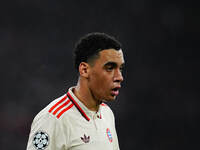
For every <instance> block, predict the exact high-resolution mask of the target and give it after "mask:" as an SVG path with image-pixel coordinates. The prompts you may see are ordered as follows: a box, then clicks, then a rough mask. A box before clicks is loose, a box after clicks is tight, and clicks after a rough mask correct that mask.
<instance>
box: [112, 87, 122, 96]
mask: <svg viewBox="0 0 200 150" xmlns="http://www.w3.org/2000/svg"><path fill="white" fill-rule="evenodd" d="M119 89H120V86H117V87H115V88H113V89H112V90H111V94H112V95H113V96H117V95H119Z"/></svg>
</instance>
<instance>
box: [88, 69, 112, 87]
mask: <svg viewBox="0 0 200 150" xmlns="http://www.w3.org/2000/svg"><path fill="white" fill-rule="evenodd" d="M90 82H91V84H92V85H93V88H98V90H101V89H106V88H109V86H110V82H111V78H110V77H109V76H108V75H106V74H105V73H103V72H102V73H94V74H93V75H92V76H91V80H90Z"/></svg>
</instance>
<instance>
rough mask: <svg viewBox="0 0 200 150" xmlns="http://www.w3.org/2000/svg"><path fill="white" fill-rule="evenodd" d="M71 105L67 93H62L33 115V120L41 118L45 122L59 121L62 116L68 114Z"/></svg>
mask: <svg viewBox="0 0 200 150" xmlns="http://www.w3.org/2000/svg"><path fill="white" fill-rule="evenodd" d="M72 106H73V104H72V102H71V101H70V100H69V99H68V98H67V95H66V94H64V95H63V96H61V97H59V98H57V99H55V100H54V101H52V102H51V103H50V104H48V105H47V106H46V107H45V108H44V109H42V110H41V111H40V112H39V113H38V114H37V115H36V116H35V118H34V120H33V122H38V121H41V120H44V121H45V122H47V121H48V122H61V121H62V118H63V116H64V115H65V116H66V115H67V114H68V112H69V111H70V109H71V108H72Z"/></svg>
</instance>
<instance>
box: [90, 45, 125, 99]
mask: <svg viewBox="0 0 200 150" xmlns="http://www.w3.org/2000/svg"><path fill="white" fill-rule="evenodd" d="M123 65H124V57H123V52H122V50H118V51H117V50H114V49H106V50H102V51H100V52H99V58H97V59H96V60H95V61H94V64H93V65H92V66H90V67H91V68H90V73H89V78H88V87H89V89H90V91H91V94H92V95H93V96H94V98H95V99H97V100H106V101H112V100H114V99H115V98H116V96H117V95H118V94H119V89H120V87H121V82H122V81H123V76H122V72H121V71H122V67H123Z"/></svg>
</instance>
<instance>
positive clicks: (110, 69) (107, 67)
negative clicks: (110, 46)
mask: <svg viewBox="0 0 200 150" xmlns="http://www.w3.org/2000/svg"><path fill="white" fill-rule="evenodd" d="M113 69H114V67H113V66H111V65H109V66H106V71H108V72H110V71H112V70H113Z"/></svg>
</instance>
